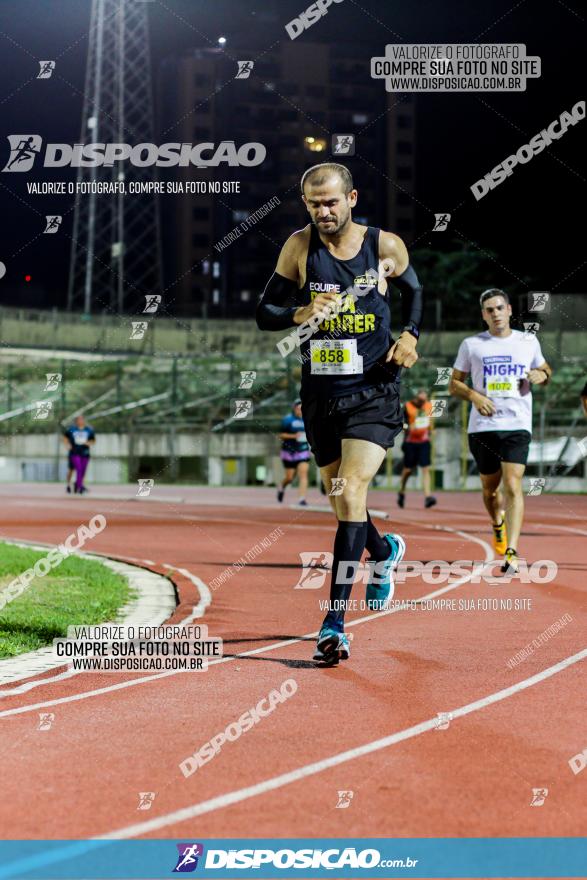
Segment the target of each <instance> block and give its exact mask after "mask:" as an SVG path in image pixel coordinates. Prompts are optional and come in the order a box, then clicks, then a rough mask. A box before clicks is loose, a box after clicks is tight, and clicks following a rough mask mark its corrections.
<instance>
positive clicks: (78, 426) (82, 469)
mask: <svg viewBox="0 0 587 880" xmlns="http://www.w3.org/2000/svg"><path fill="white" fill-rule="evenodd" d="M63 442H64V444H65V445H66V446H67V447H68V449H69V454H68V462H67V463H68V465H69V470H68V473H67V483H66V487H65V491H66V492H67V493H70V492H71V485H70V480H71V475H72V473H75V485H74V489H73V491H74V492H76V493H78V494H79V495H83V494H84V492H87V491H88V490H87V489H86V487H85V486H84V477H85V474H86V470H87V468H88V464H89V463H90V447H91V446H93V445H94V443H95V442H96V435H95V433H94V429H93V428H92V427H90V425H86V420H85V418H84V417H83V415H79V416H76V417H75V420H74V424H73V425H70V426H69V428H67V429H66V430H65V431H64V432H63Z"/></svg>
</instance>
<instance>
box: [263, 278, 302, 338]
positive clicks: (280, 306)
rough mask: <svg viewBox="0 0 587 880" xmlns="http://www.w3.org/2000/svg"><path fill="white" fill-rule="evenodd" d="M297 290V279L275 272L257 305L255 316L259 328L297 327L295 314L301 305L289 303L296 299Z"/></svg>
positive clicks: (284, 328)
mask: <svg viewBox="0 0 587 880" xmlns="http://www.w3.org/2000/svg"><path fill="white" fill-rule="evenodd" d="M297 292H298V286H297V284H296V282H295V281H292V280H291V279H290V278H285V277H284V276H283V275H278V273H277V272H274V273H273V275H272V276H271V278H270V279H269V281H268V282H267V287H266V288H265V290H264V291H263V295H262V297H261V299H260V301H259V305H258V306H257V312H256V315H255V317H256V319H257V327H258V328H259V330H287V329H288V328H289V327H295V326H296V325H295V322H294V319H293V316H294V313H295V311H296V309H298V308H299V306H296V305H288V304H287V303H288V302H289V303H291V302H292V301H294V300H295V299H296V294H297Z"/></svg>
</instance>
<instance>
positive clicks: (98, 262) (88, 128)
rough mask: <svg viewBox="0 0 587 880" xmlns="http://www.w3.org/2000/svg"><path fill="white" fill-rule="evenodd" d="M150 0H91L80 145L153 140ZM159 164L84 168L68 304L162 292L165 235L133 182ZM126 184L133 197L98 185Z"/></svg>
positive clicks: (109, 306)
mask: <svg viewBox="0 0 587 880" xmlns="http://www.w3.org/2000/svg"><path fill="white" fill-rule="evenodd" d="M147 8H148V3H145V2H144V0H92V9H91V20H90V33H89V47H88V61H87V68H86V80H85V90H84V104H83V115H82V127H81V136H80V143H82V144H88V143H103V144H104V143H105V144H108V143H122V144H124V143H127V144H131V145H136V144H142V143H152V142H153V99H152V93H151V64H150V53H149V33H148V20H147ZM155 179H156V169H155V166H154V165H150V166H147V167H142V168H141V167H137V166H136V165H133V164H131V163H130V161H128V160H126V161H123V162H113V163H112V165H111V166H110V167H107V166H104V165H101V166H98V167H81V168H79V169H78V175H77V182H78V183H79V184H85V183H88V184H90V187H89V189H90V191H89V192H83V191H82V192H78V193H76V198H75V209H74V219H73V234H72V239H73V240H72V248H71V259H70V272H69V287H68V295H67V308H68V309H69V310H73V309H76V310H77V309H79V310H83V312H84V313H88V314H89V313H90V312H93V311H102V310H103V309H106V310H107V311H115V312H117V313H121V312H125V311H126V312H128V311H132V310H133V309H134V308H136V306H137V305H138V304H139V303H141V304H143V305H144V302H145V300H144V296H145V295H146V294H152V293H160V292H161V288H162V278H161V234H160V216H159V203H158V199H157V196H156V195H155V194H149V195H129V194H128V185H129V183H130V182H131V181H139V182H144V181H154V180H155ZM101 182H109V183H124V184H125V185H126V187H127V194H126V195H125V194H124V193H123V192H117V193H115V194H100V193H99V192H93V191H91V190H92V188H93V189H96V187H92V186H91V185H92V184H97V183H101Z"/></svg>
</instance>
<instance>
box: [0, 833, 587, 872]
mask: <svg viewBox="0 0 587 880" xmlns="http://www.w3.org/2000/svg"><path fill="white" fill-rule="evenodd" d="M586 867H587V840H585V839H583V838H576V837H536V838H529V837H512V838H506V839H503V838H502V839H496V838H470V839H456V838H451V839H439V838H397V839H393V838H377V837H375V838H365V839H348V838H346V839H340V838H331V839H294V838H288V839H270V840H248V839H242V840H240V839H239V840H236V839H234V840H232V839H220V840H218V839H210V840H202V839H201V838H194V839H188V838H183V839H181V840H17V841H6V840H5V841H0V878H8V877H10V878H12V877H14V878H20V880H27V878H29V880H110V878H113V880H150V878H158V880H160V878H169V877H177V876H178V875H179V874H191V875H192V876H193V877H194V878H198V877H205V878H211V877H215V878H218V880H225V878H226V880H228V878H236V877H245V878H246V877H259V878H271V880H276V878H284V880H285V878H291V877H297V878H299V880H306V878H308V880H310V878H313V877H333V878H334V877H336V878H337V880H339V878H345V877H362V878H363V880H372V878H377V877H382V878H387V877H404V878H406V877H410V878H417V877H443V878H453V877H455V878H456V877H471V878H473V877H481V878H485V880H488V878H490V877H501V878H509V877H534V878H541V877H585V869H586Z"/></svg>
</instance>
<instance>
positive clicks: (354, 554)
mask: <svg viewBox="0 0 587 880" xmlns="http://www.w3.org/2000/svg"><path fill="white" fill-rule="evenodd" d="M366 540H367V523H366V522H342V521H339V523H338V529H337V530H336V537H335V539H334V558H333V561H332V578H331V581H330V610H329V612H328V614H327V615H326V617H325V618H324V623H323V626H332V627H333V628H334V629H337V630H338V631H339V632H342V631H343V629H344V611H345V608H344V605H343V606H342V608H341V607H340V603H341V602H343V603H344V602H346V601H347V600H348V598H349V596H350V595H351V590H352V588H353V579H354V574H353V571H352V566H350V565H347V564H346V563H355V564H356V566H358V563H359V562H360V560H361V556H362V555H363V550H364V549H365V541H366ZM340 563H342V565H341V564H340ZM354 573H355V574H356V568H355V572H354ZM347 581H348V583H347ZM337 603H338V604H337Z"/></svg>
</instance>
